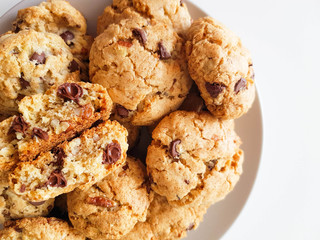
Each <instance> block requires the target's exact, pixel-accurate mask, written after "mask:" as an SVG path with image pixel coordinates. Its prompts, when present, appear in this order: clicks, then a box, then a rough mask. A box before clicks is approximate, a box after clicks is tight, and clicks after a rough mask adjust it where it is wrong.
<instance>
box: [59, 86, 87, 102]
mask: <svg viewBox="0 0 320 240" xmlns="http://www.w3.org/2000/svg"><path fill="white" fill-rule="evenodd" d="M57 94H58V96H59V97H61V98H63V99H64V100H65V101H68V100H73V101H75V102H76V103H78V104H79V98H81V97H82V95H83V90H82V87H80V85H78V84H76V83H64V84H62V85H61V86H59V87H58V91H57Z"/></svg>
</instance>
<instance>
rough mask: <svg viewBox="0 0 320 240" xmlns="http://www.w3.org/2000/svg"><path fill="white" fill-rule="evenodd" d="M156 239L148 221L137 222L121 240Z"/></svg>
mask: <svg viewBox="0 0 320 240" xmlns="http://www.w3.org/2000/svg"><path fill="white" fill-rule="evenodd" d="M137 239H139V240H157V238H156V237H155V236H154V234H153V232H152V229H151V226H150V224H149V223H148V222H138V223H137V224H136V225H135V226H134V228H133V229H132V230H131V231H130V232H129V233H128V234H127V235H125V236H124V237H122V238H121V240H137Z"/></svg>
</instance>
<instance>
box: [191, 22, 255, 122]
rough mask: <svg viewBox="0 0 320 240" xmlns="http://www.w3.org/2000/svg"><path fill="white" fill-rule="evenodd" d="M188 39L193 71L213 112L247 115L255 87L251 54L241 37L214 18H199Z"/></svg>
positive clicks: (232, 117) (221, 116) (224, 115)
mask: <svg viewBox="0 0 320 240" xmlns="http://www.w3.org/2000/svg"><path fill="white" fill-rule="evenodd" d="M187 38H188V41H187V47H186V49H187V58H188V67H189V72H190V75H191V77H192V78H193V80H194V81H195V82H196V83H197V85H198V88H199V90H200V92H201V96H202V98H203V99H204V101H205V103H206V105H207V108H208V109H209V111H210V112H211V113H212V114H213V115H214V116H216V117H219V118H224V119H235V118H238V117H240V116H242V115H243V114H245V113H246V112H247V111H248V110H249V108H250V107H251V105H252V103H253V101H254V97H255V86H254V72H253V67H252V60H251V56H250V53H249V51H248V50H247V49H246V48H245V47H244V46H243V45H242V43H241V40H240V38H239V37H237V36H236V35H235V34H234V33H233V32H231V31H230V30H229V29H227V28H226V27H225V26H223V25H222V24H221V23H219V22H218V21H216V20H214V19H212V18H210V17H205V18H200V19H198V20H197V21H195V22H194V23H193V24H192V26H191V27H190V29H189V30H188V34H187Z"/></svg>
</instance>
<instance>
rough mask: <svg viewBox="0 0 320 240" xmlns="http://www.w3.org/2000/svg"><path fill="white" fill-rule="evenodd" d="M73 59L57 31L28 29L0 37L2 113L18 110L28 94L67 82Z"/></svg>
mask: <svg viewBox="0 0 320 240" xmlns="http://www.w3.org/2000/svg"><path fill="white" fill-rule="evenodd" d="M72 60H73V55H72V54H71V52H70V50H69V48H68V46H67V45H66V44H65V43H64V41H63V40H62V39H61V38H60V37H59V36H57V35H56V34H52V33H41V32H36V31H34V30H29V31H27V30H26V31H21V32H19V33H17V34H14V33H7V34H5V35H4V36H2V37H0V62H1V66H0V113H1V114H6V115H10V114H14V113H15V112H17V111H18V102H19V101H20V100H21V99H22V98H23V97H24V96H30V95H34V94H37V93H43V92H45V91H46V90H47V89H48V88H50V87H51V86H52V85H54V84H61V83H64V82H65V79H66V77H67V76H68V75H69V74H70V69H69V68H68V66H69V64H70V63H71V62H72Z"/></svg>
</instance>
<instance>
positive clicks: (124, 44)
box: [118, 40, 133, 48]
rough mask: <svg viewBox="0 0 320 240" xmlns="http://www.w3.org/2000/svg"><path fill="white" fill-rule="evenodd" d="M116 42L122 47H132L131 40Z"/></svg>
mask: <svg viewBox="0 0 320 240" xmlns="http://www.w3.org/2000/svg"><path fill="white" fill-rule="evenodd" d="M118 44H119V45H120V46H123V47H127V48H130V47H132V45H133V44H132V42H129V41H121V40H120V41H118Z"/></svg>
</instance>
